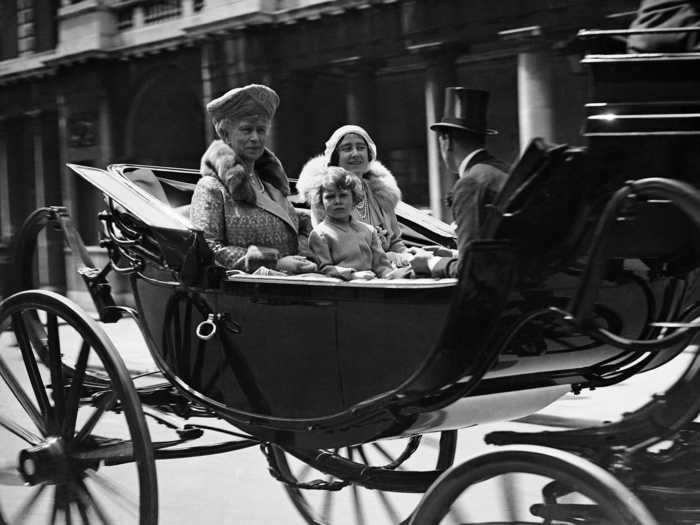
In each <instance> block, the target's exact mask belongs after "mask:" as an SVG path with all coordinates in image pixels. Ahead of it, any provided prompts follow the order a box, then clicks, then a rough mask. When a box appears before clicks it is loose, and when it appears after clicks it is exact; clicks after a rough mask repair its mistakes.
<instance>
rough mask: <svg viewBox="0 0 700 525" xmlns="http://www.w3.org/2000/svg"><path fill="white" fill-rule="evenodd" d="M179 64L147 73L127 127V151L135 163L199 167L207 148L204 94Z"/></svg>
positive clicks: (141, 82) (125, 141)
mask: <svg viewBox="0 0 700 525" xmlns="http://www.w3.org/2000/svg"><path fill="white" fill-rule="evenodd" d="M182 73H183V72H181V71H180V70H179V69H178V68H177V67H167V68H160V69H158V70H156V71H151V72H150V73H148V74H147V75H144V79H143V80H142V81H140V82H139V84H140V85H138V86H137V87H136V89H135V90H134V96H133V98H132V103H131V105H130V108H129V113H128V116H127V119H126V126H125V133H126V136H125V140H124V144H125V153H126V156H127V157H128V158H131V159H133V160H134V161H135V162H139V163H144V164H154V165H160V166H177V167H182V168H199V159H200V157H201V155H202V152H203V151H204V148H205V133H204V113H203V110H202V104H201V96H200V94H199V93H198V92H197V90H196V89H193V86H191V85H189V83H188V82H187V80H185V79H184V78H183V77H185V76H186V75H184V74H182Z"/></svg>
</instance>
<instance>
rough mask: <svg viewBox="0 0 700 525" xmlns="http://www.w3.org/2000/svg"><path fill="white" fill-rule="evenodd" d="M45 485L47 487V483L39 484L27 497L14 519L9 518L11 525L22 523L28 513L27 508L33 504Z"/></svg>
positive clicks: (44, 488)
mask: <svg viewBox="0 0 700 525" xmlns="http://www.w3.org/2000/svg"><path fill="white" fill-rule="evenodd" d="M46 487H48V485H39V486H38V487H37V488H36V489H35V490H34V493H33V494H32V495H31V496H30V497H29V499H27V501H25V502H24V505H22V507H20V509H19V510H18V511H17V513H16V515H15V517H14V519H12V520H10V523H12V524H13V525H21V524H22V523H24V519H25V518H26V517H27V516H28V515H29V509H31V508H32V507H33V506H34V504H35V503H36V501H37V500H38V499H39V496H41V494H42V493H43V492H44V490H46Z"/></svg>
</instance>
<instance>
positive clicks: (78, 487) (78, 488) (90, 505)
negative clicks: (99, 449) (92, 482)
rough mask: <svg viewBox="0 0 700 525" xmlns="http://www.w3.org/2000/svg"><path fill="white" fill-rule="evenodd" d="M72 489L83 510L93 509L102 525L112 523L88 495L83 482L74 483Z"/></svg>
mask: <svg viewBox="0 0 700 525" xmlns="http://www.w3.org/2000/svg"><path fill="white" fill-rule="evenodd" d="M86 473H89V471H86ZM73 488H74V489H75V493H76V495H77V496H78V500H79V501H80V502H81V503H80V504H81V505H82V506H83V508H85V509H93V510H94V511H95V514H97V517H98V518H99V520H100V521H101V522H102V523H103V524H104V525H112V522H111V520H110V519H109V518H108V517H107V514H105V511H104V509H103V508H102V506H101V505H100V504H99V503H97V500H96V499H95V498H94V497H93V496H92V494H90V491H89V490H88V489H87V487H86V486H85V483H84V482H82V481H79V482H76V483H74V484H73ZM86 514H87V512H86Z"/></svg>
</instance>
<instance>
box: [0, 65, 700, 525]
mask: <svg viewBox="0 0 700 525" xmlns="http://www.w3.org/2000/svg"><path fill="white" fill-rule="evenodd" d="M585 61H586V62H588V63H589V64H590V65H591V67H592V69H593V74H594V81H595V87H596V91H594V94H593V97H594V99H593V100H594V101H593V103H591V104H590V105H589V106H588V111H589V115H588V119H587V126H586V132H587V133H586V134H587V135H588V136H589V137H590V144H589V147H588V148H572V147H567V146H550V145H547V144H545V143H544V142H542V141H539V140H536V141H534V142H533V144H531V145H530V147H529V148H528V150H527V151H526V152H525V153H524V155H523V156H522V158H521V159H520V161H519V162H518V163H517V165H516V166H515V167H514V169H513V170H512V172H511V174H510V177H509V179H508V183H507V185H506V187H505V188H504V190H503V191H502V193H501V195H500V196H499V197H498V199H497V201H496V202H495V204H494V205H493V206H492V207H491V208H490V210H489V214H490V215H489V218H488V220H487V223H486V226H485V228H486V234H485V238H484V240H481V241H475V242H473V243H472V244H471V245H470V247H469V249H468V250H467V252H466V254H465V256H464V258H463V261H462V264H461V266H460V271H459V275H458V277H457V278H456V279H438V280H436V279H426V278H419V279H403V280H402V279H400V280H395V281H386V280H382V279H377V280H373V281H363V282H340V281H338V280H335V279H331V278H324V277H319V276H312V277H308V276H306V277H304V276H302V277H296V276H259V275H227V274H226V273H225V272H223V271H222V269H221V268H219V267H217V266H216V265H214V264H213V262H212V257H211V253H210V252H209V250H208V248H207V246H206V243H205V242H204V238H203V235H202V232H201V231H198V230H196V229H195V228H193V227H192V225H191V224H190V223H189V221H188V220H187V218H186V217H185V216H184V215H183V214H181V213H179V211H178V210H177V209H175V207H174V206H171V205H170V204H168V203H165V202H163V201H162V200H160V199H158V198H156V197H154V196H153V195H152V194H150V193H149V192H148V191H146V190H145V189H144V187H142V186H139V185H138V184H136V183H134V182H133V180H132V178H133V177H132V176H131V175H133V173H134V172H136V171H139V170H143V169H148V170H150V171H151V173H152V174H153V175H155V179H157V184H160V185H162V187H163V188H165V193H166V194H168V195H169V196H170V197H172V202H173V203H177V204H182V203H183V202H184V203H186V201H187V194H188V191H190V190H191V189H192V187H193V184H194V181H196V178H197V176H198V174H197V172H196V171H192V170H182V169H168V168H158V167H144V166H132V165H116V166H110V167H109V168H107V170H101V169H97V168H92V167H86V166H76V165H71V168H72V169H73V170H74V171H75V172H76V173H78V174H79V175H80V176H82V177H83V178H85V179H86V180H87V181H88V182H90V183H91V184H92V185H93V186H95V187H96V188H97V189H99V190H100V191H101V192H102V193H103V194H104V195H105V197H106V200H107V203H108V210H107V211H106V212H104V213H102V214H101V215H100V221H101V223H102V227H103V231H104V236H105V239H104V245H105V246H106V247H107V249H108V251H109V255H110V263H109V264H108V265H107V266H106V267H105V268H104V269H100V268H95V267H94V265H93V264H92V262H91V261H90V257H89V255H88V253H87V252H86V250H85V249H84V247H83V246H82V243H81V241H80V237H79V235H77V233H76V231H75V228H74V227H73V226H72V224H71V221H70V218H69V217H68V215H67V213H66V211H65V210H64V209H62V208H45V209H42V210H38V211H37V212H35V214H33V215H32V216H31V217H30V218H29V219H28V220H27V222H26V223H25V227H24V229H23V231H22V232H21V234H20V235H19V236H18V241H17V243H16V246H17V252H16V253H17V255H16V259H15V265H16V267H17V268H18V269H19V273H18V276H17V277H16V280H15V282H14V284H15V286H16V288H17V289H18V290H21V291H18V292H17V293H15V294H13V295H11V296H10V297H8V298H7V299H5V300H4V301H3V302H2V303H0V325H2V326H8V327H10V328H11V331H12V332H13V333H14V335H15V338H16V342H17V345H16V346H15V347H11V346H9V345H7V344H2V346H0V377H1V378H2V380H3V383H2V387H3V390H4V391H5V392H6V393H7V396H6V398H7V399H9V400H11V401H12V402H14V403H16V404H17V405H18V406H19V408H20V410H18V411H15V412H11V411H8V410H5V409H4V408H3V414H2V415H0V427H2V428H3V430H5V431H6V432H8V433H9V434H11V435H12V437H13V439H15V441H16V442H17V443H18V445H17V451H18V453H17V454H16V457H15V458H13V459H14V462H13V463H12V464H11V465H9V466H8V465H5V466H4V467H3V468H2V470H1V471H0V483H2V484H3V485H11V484H19V485H23V487H22V489H23V490H26V491H28V492H27V493H26V495H25V496H23V499H21V500H17V502H16V504H15V505H14V506H13V508H12V509H9V508H7V502H6V501H2V500H0V501H1V502H2V505H3V506H4V507H3V508H0V513H1V514H0V523H3V522H9V523H14V521H15V520H16V521H21V520H22V519H23V518H24V517H25V516H26V515H27V513H28V512H30V511H31V509H32V508H33V507H34V506H36V505H39V503H38V502H39V501H41V500H42V499H44V500H47V499H48V501H49V514H50V520H51V523H56V522H59V521H61V520H63V521H65V522H66V523H72V522H73V520H75V521H76V522H77V521H78V520H82V521H83V522H85V523H88V522H90V523H92V522H96V523H100V522H103V523H127V522H128V521H127V517H125V516H122V515H121V514H120V513H119V512H120V511H116V512H117V514H115V515H110V512H111V509H110V510H107V508H106V507H105V506H104V505H103V504H102V503H101V501H100V497H102V495H103V494H104V493H107V494H111V493H110V490H111V489H110V487H112V485H110V482H109V477H110V475H111V473H112V472H116V473H118V475H119V476H120V479H121V476H126V479H128V480H130V481H129V482H128V483H129V484H130V487H131V489H132V492H134V493H135V497H134V501H132V502H131V510H132V511H133V512H132V514H133V515H132V516H131V518H130V519H131V521H132V522H138V523H141V524H151V523H155V522H156V521H157V515H158V502H157V484H156V471H155V461H156V460H158V459H164V458H176V457H188V456H198V455H204V454H214V453H223V452H228V451H234V450H239V449H242V448H246V447H250V446H260V449H261V451H262V452H263V454H264V455H265V456H266V458H267V460H268V463H269V467H270V472H271V473H272V474H273V475H274V476H275V477H276V478H277V479H279V480H280V481H281V482H282V483H284V484H285V486H286V488H287V491H288V493H289V494H290V496H291V497H292V500H293V502H294V504H295V505H296V507H297V509H298V510H299V511H300V512H301V514H302V515H303V516H304V518H305V519H306V520H307V521H308V522H309V523H325V522H326V518H327V516H326V514H327V510H328V509H327V508H326V507H327V505H326V504H325V503H319V504H314V503H312V502H311V501H312V498H311V496H309V494H310V493H311V492H321V493H324V492H334V491H338V490H343V489H344V487H349V488H348V489H346V490H351V489H354V488H357V487H364V488H368V489H373V490H376V491H378V493H379V494H385V493H389V492H398V493H416V494H424V496H423V498H422V499H421V501H420V503H419V504H418V506H417V507H416V508H415V509H414V510H413V511H412V512H411V513H410V515H407V516H400V515H397V514H392V516H393V517H394V518H395V522H399V521H401V520H405V522H406V523H409V522H410V523H413V524H420V525H423V524H432V523H443V519H444V520H446V521H444V522H445V523H446V522H448V521H447V520H453V521H452V522H456V523H487V522H488V523H525V522H526V523H591V524H592V523H597V524H628V525H632V524H645V525H646V524H653V523H698V522H700V504H698V496H699V495H700V492H699V491H700V484H699V483H698V482H699V481H700V480H699V479H698V476H697V464H696V461H697V458H698V453H699V450H698V448H697V442H698V432H697V428H696V426H695V424H694V423H693V420H694V418H695V416H696V415H697V413H698V411H700V395H699V394H700V374H699V373H698V366H699V365H700V361H698V360H697V359H696V357H695V354H693V357H692V359H691V364H690V365H689V367H688V369H687V371H686V372H685V373H684V374H683V375H682V376H681V377H680V379H679V380H678V381H677V382H676V383H675V384H674V385H673V386H671V387H670V388H669V389H668V390H667V391H666V392H665V393H664V394H663V395H661V396H658V397H655V398H653V399H650V400H649V402H648V403H647V404H645V405H644V406H642V408H640V409H639V410H637V411H635V412H632V413H630V414H626V415H625V416H624V417H623V418H622V419H621V420H620V421H618V422H615V423H609V424H605V425H604V424H600V425H595V426H590V427H586V428H570V429H567V430H558V431H550V432H534V433H522V432H493V433H490V434H489V435H488V436H487V441H488V442H489V443H493V444H498V445H508V446H505V447H503V448H502V449H499V450H496V451H495V452H491V453H489V454H486V455H483V456H478V457H476V458H474V459H472V460H469V461H467V462H466V463H463V464H460V465H457V466H452V465H453V463H454V457H455V443H456V436H457V434H456V431H457V430H458V429H460V428H465V427H469V426H473V425H476V424H480V423H486V422H493V421H507V420H511V419H514V418H517V417H522V416H526V415H528V414H533V413H535V412H537V411H538V410H540V409H541V408H543V407H545V406H547V405H549V404H550V403H552V402H554V401H555V400H557V399H559V398H560V397H561V396H563V395H564V394H566V393H568V392H570V391H574V392H580V391H581V390H583V389H588V388H599V387H604V386H608V385H613V384H616V383H619V382H621V381H624V380H626V379H628V378H630V377H632V376H634V375H636V374H639V373H642V372H645V371H648V370H652V369H654V368H657V367H659V366H661V365H662V364H664V363H667V362H669V361H670V360H672V359H673V358H675V357H676V356H678V355H679V354H681V353H682V352H683V351H684V349H686V348H687V347H688V345H689V344H690V343H691V342H692V340H693V338H694V336H695V334H696V332H697V330H698V328H700V322H698V318H700V308H699V306H698V303H697V300H698V294H697V291H696V289H695V284H696V273H697V269H698V266H699V262H700V259H699V257H700V253H699V252H698V248H699V246H698V242H697V240H696V239H698V236H697V229H698V228H699V227H700V192H698V190H697V188H696V186H695V185H694V184H693V183H694V182H696V181H697V166H698V165H699V164H698V163H694V162H693V160H692V155H693V154H694V151H695V148H693V147H692V146H693V142H694V141H696V140H697V136H698V134H700V125H698V122H697V119H698V117H697V115H698V112H697V111H696V109H694V108H696V107H697V105H698V104H700V101H699V100H697V99H696V98H695V97H697V92H698V91H697V88H698V85H699V84H700V83H699V82H698V78H697V72H698V71H699V70H700V69H698V68H697V67H692V66H690V67H686V66H687V65H688V64H689V63H693V64H697V63H698V61H700V57H699V56H696V55H682V56H669V55H663V56H662V55H654V56H642V55H635V56H632V55H614V56H610V55H598V56H593V55H592V56H589V57H587V59H586V60H585ZM679 64H681V65H683V66H684V68H683V69H682V70H680V69H679V67H678V66H679ZM659 70H663V72H664V74H665V75H676V76H675V77H673V78H669V77H668V76H667V77H665V78H664V81H663V85H664V89H667V88H668V86H669V85H674V86H675V87H676V88H677V89H675V91H673V90H672V93H670V94H668V95H667V97H671V98H666V99H664V100H660V98H661V97H659V96H657V95H658V93H659V86H658V84H659V80H658V77H657V76H656V75H657V74H658V72H659ZM694 76H695V77H694ZM621 78H623V79H626V82H627V83H626V84H621V83H620V79H621ZM674 78H677V79H678V81H677V82H675V84H674V81H673V79H674ZM654 82H657V85H656V86H655V85H654ZM630 83H631V84H630ZM691 84H692V88H689V87H688V86H689V85H691ZM621 86H623V87H621ZM630 93H632V94H634V93H639V94H640V95H639V97H640V98H639V99H632V100H630V98H633V97H631V95H630ZM650 94H654V95H655V96H654V97H653V102H650V101H649V97H650ZM625 97H626V98H625ZM398 214H399V218H400V221H401V223H402V226H403V228H404V233H405V238H406V239H407V240H408V242H410V243H413V244H416V245H428V244H443V245H445V244H447V245H449V244H451V243H453V242H454V239H453V238H452V236H451V233H450V230H449V229H448V228H447V227H446V226H445V225H443V224H441V223H439V221H435V220H434V219H431V218H429V217H427V216H423V215H422V214H421V213H420V212H417V211H416V210H413V209H411V208H410V207H409V206H407V205H403V204H402V205H401V207H400V208H399V213H398ZM47 225H52V226H54V227H56V228H59V229H61V230H62V231H63V233H64V234H65V237H66V240H67V241H68V244H69V245H70V246H71V249H72V252H73V254H74V255H76V256H79V257H81V258H82V266H81V268H80V269H79V273H80V274H81V276H82V277H83V279H84V280H85V283H86V285H87V287H88V290H89V292H90V294H91V297H92V299H93V300H94V304H95V309H96V311H97V314H98V316H99V321H100V322H98V321H97V320H95V319H93V318H92V317H91V316H88V315H87V314H86V313H85V312H84V311H83V310H81V309H80V308H79V307H78V306H76V305H75V304H74V303H72V302H71V301H69V300H68V299H66V298H64V297H62V296H60V295H58V294H55V293H52V292H47V291H41V290H36V289H34V288H35V285H34V281H33V275H34V274H33V271H32V260H33V253H34V246H35V244H36V239H37V236H38V234H39V232H40V231H41V230H42V229H44V228H45V227H46V226H47ZM109 271H113V272H117V273H120V274H122V275H124V276H125V277H126V278H127V279H128V282H129V284H130V287H131V290H132V291H133V295H134V298H135V302H136V308H135V309H134V308H130V307H128V306H119V305H116V304H115V302H114V300H113V297H112V295H111V292H110V286H109V283H108V281H107V279H106V275H107V273H108V272H109ZM125 319H129V320H130V321H129V322H131V323H135V324H136V326H138V328H139V329H140V331H141V332H142V334H143V336H144V339H145V341H146V343H147V346H148V348H149V350H150V353H151V355H152V357H153V360H154V361H155V363H156V364H157V368H158V373H157V375H154V374H148V373H147V374H136V375H133V374H132V375H131V376H130V375H129V372H128V371H127V369H126V367H125V365H124V363H123V361H122V359H121V358H120V356H119V352H118V350H117V348H115V346H114V344H113V342H112V341H111V340H110V338H109V337H107V336H106V334H105V331H104V328H103V325H105V324H111V323H119V322H122V323H123V322H125ZM100 323H102V324H100ZM3 341H4V340H3ZM8 404H9V401H8ZM205 417H212V418H217V419H221V420H224V421H226V422H228V423H230V424H231V425H232V427H233V428H232V429H231V430H225V429H223V428H221V427H216V426H212V425H207V424H202V423H199V422H198V423H185V422H184V421H187V420H190V419H196V420H197V421H200V420H201V418H205ZM147 419H152V420H153V421H156V422H158V423H160V424H161V425H163V426H165V427H166V428H169V429H171V430H172V431H173V434H174V437H172V438H171V439H162V440H161V439H151V433H150V432H149V427H148V425H147V423H146V421H147ZM204 433H208V434H209V433H216V434H221V435H225V436H226V440H225V441H217V442H215V443H214V444H209V443H207V444H205V445H196V444H195V443H196V441H194V440H195V439H197V438H199V437H201V436H202V434H204ZM429 433H438V435H439V441H438V445H437V451H436V453H434V457H432V458H431V461H432V464H430V465H429V466H428V467H427V468H421V469H412V468H403V467H405V466H406V465H409V464H410V461H411V458H412V457H415V456H420V455H427V454H429V452H430V451H429V450H428V447H427V446H426V445H425V444H422V443H421V436H423V435H426V434H429ZM386 443H390V444H391V447H392V450H396V452H395V453H390V452H389V451H388V449H389V446H388V445H386ZM661 443H663V444H664V445H663V446H660V444H661ZM397 447H398V448H397ZM370 451H373V452H376V453H378V454H379V455H380V456H383V459H381V460H378V459H376V458H374V457H370V455H369V452H370ZM299 464H301V465H305V467H304V468H302V469H301V470H297V469H295V468H294V465H299ZM310 469H315V471H316V472H317V473H318V477H319V478H320V479H314V477H315V476H312V477H311V479H309V477H308V476H309V474H308V473H309V470H310ZM514 473H523V474H525V475H527V476H529V477H528V482H527V487H526V488H527V492H526V495H525V496H526V498H527V499H525V500H522V501H515V500H514V499H513V498H506V501H505V502H503V504H502V505H501V504H500V503H495V500H494V499H493V495H492V490H493V487H490V486H489V482H490V481H491V480H493V479H497V478H500V477H503V476H505V477H506V479H508V476H509V475H511V474H514ZM27 487H29V488H28V489H27ZM501 487H503V485H501ZM511 489H512V487H510V488H508V489H507V490H506V492H507V495H509V494H510V493H511ZM111 495H112V496H119V495H118V494H111ZM464 495H466V496H467V498H466V500H465V498H464V497H460V496H464ZM485 502H491V503H485ZM458 503H459V504H460V505H462V506H463V507H466V508H458V505H457V504H458ZM496 506H504V507H507V512H506V514H505V517H500V518H492V517H491V516H490V515H489V514H488V512H487V511H489V510H491V508H492V507H496ZM521 511H522V512H524V517H520V518H518V517H514V516H516V514H517V513H518V512H521Z"/></svg>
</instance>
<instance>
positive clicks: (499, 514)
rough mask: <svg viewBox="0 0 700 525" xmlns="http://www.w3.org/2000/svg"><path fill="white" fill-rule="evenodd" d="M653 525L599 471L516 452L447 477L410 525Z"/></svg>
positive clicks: (527, 450)
mask: <svg viewBox="0 0 700 525" xmlns="http://www.w3.org/2000/svg"><path fill="white" fill-rule="evenodd" d="M451 513H456V514H458V515H459V516H460V518H459V519H460V521H459V523H463V524H474V525H476V524H486V523H488V524H489V525H498V524H503V525H505V524H518V525H520V524H523V525H525V524H535V523H551V524H557V525H574V524H576V525H579V524H590V525H593V524H595V525H656V521H655V520H654V518H653V517H652V516H651V514H650V513H649V511H648V510H647V509H646V508H645V507H644V504H643V503H642V502H641V501H640V500H639V499H638V498H637V497H636V496H635V495H634V494H633V493H632V492H631V491H630V490H629V489H627V487H625V486H624V485H623V484H622V483H621V482H620V481H619V480H618V479H617V478H615V477H614V476H613V475H612V474H610V473H609V472H607V471H605V470H603V469H602V468H600V467H598V466H597V465H595V464H593V463H591V462H589V461H587V460H585V459H583V458H580V457H579V456H576V455H574V454H570V453H568V452H563V451H560V450H557V449H549V448H546V447H534V446H517V447H516V446H513V447H503V448H502V449H500V450H498V451H496V452H491V453H488V454H484V455H482V456H478V457H476V458H474V459H471V460H469V461H467V462H465V463H462V464H461V465H459V466H457V467H455V468H453V469H451V470H449V471H447V472H446V473H445V474H443V475H442V476H441V477H440V478H439V479H438V480H437V481H436V482H435V483H434V484H433V485H432V486H431V487H430V489H429V490H428V492H427V493H426V494H425V496H424V497H423V500H422V501H421V503H420V505H419V506H418V508H417V509H416V511H415V513H414V516H413V517H412V519H411V522H410V523H411V524H415V525H418V524H420V525H436V524H439V523H449V521H447V518H448V517H449V516H450V514H451Z"/></svg>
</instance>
